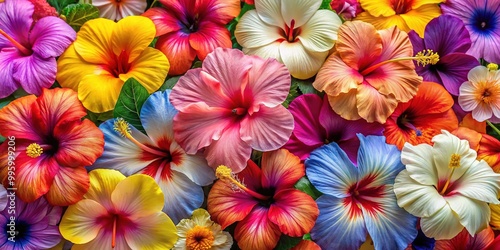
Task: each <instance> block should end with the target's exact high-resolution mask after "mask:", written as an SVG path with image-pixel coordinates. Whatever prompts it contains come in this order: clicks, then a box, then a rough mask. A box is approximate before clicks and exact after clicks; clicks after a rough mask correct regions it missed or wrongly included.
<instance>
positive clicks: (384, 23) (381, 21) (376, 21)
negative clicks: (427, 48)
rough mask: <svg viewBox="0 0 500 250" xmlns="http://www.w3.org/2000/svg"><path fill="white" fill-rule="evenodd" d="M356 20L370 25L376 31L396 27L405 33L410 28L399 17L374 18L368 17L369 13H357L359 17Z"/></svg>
mask: <svg viewBox="0 0 500 250" xmlns="http://www.w3.org/2000/svg"><path fill="white" fill-rule="evenodd" d="M356 20H360V21H363V22H367V23H371V24H373V26H375V28H377V29H378V30H382V29H387V28H390V27H392V26H397V27H398V28H399V29H400V30H402V31H405V32H408V31H410V28H409V27H408V25H407V24H406V22H405V20H404V19H403V18H402V17H401V16H399V15H394V16H388V17H383V16H380V17H374V16H372V15H370V13H368V12H367V11H365V12H361V13H359V15H358V16H357V17H356Z"/></svg>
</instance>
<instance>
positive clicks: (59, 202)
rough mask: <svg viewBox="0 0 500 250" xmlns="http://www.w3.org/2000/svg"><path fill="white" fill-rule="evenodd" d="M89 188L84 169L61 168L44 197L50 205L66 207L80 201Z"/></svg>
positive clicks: (87, 177)
mask: <svg viewBox="0 0 500 250" xmlns="http://www.w3.org/2000/svg"><path fill="white" fill-rule="evenodd" d="M89 186H90V182H89V176H88V174H87V170H86V169H85V168H84V167H76V168H69V167H62V168H59V171H58V172H57V174H56V175H55V176H54V181H53V182H52V185H51V186H50V190H49V192H47V194H46V195H45V197H46V198H47V201H48V202H49V203H50V204H51V205H55V206H68V205H71V204H75V203H77V202H78V201H80V200H81V199H82V198H83V195H84V194H85V193H87V190H88V189H89Z"/></svg>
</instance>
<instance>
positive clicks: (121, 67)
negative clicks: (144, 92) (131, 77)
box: [111, 50, 130, 78]
mask: <svg viewBox="0 0 500 250" xmlns="http://www.w3.org/2000/svg"><path fill="white" fill-rule="evenodd" d="M128 58H129V54H128V52H127V51H125V50H122V52H121V53H120V55H118V57H117V58H116V62H115V63H116V65H115V67H113V69H112V70H111V73H113V76H115V77H116V78H118V77H120V74H126V73H127V72H128V71H129V70H130V63H129V62H128Z"/></svg>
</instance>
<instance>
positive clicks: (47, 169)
mask: <svg viewBox="0 0 500 250" xmlns="http://www.w3.org/2000/svg"><path fill="white" fill-rule="evenodd" d="M15 162H16V171H15V174H16V185H17V188H18V189H20V190H23V192H17V193H16V194H17V195H18V196H19V198H21V199H22V200H23V201H25V202H32V201H34V200H36V199H38V198H39V197H40V196H42V195H44V194H46V193H47V192H48V191H49V189H50V186H51V185H52V182H53V181H54V177H55V176H56V174H57V172H58V171H59V168H60V167H59V165H58V164H57V162H56V160H55V159H54V158H52V157H49V156H46V155H41V156H39V157H37V158H31V157H29V156H27V155H26V153H25V152H23V153H21V154H20V155H18V156H17V158H16V161H15Z"/></svg>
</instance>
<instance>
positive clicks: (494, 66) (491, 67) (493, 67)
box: [486, 63, 498, 71]
mask: <svg viewBox="0 0 500 250" xmlns="http://www.w3.org/2000/svg"><path fill="white" fill-rule="evenodd" d="M486 68H488V70H489V71H495V70H498V64H496V63H488V65H486Z"/></svg>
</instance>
